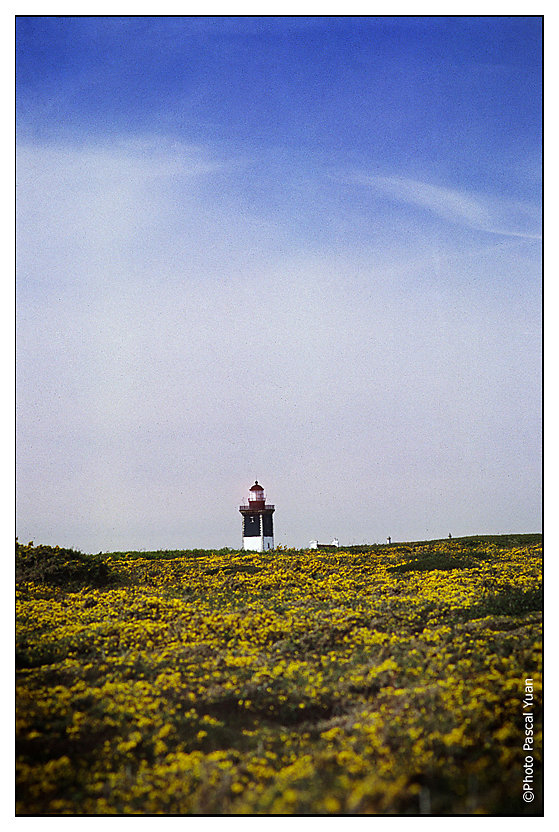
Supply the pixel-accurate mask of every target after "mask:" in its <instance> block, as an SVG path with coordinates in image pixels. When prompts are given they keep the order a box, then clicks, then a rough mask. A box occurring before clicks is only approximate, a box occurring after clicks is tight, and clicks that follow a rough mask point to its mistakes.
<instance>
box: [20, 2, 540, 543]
mask: <svg viewBox="0 0 559 832" xmlns="http://www.w3.org/2000/svg"><path fill="white" fill-rule="evenodd" d="M16 109H17V142H18V156H17V174H18V191H17V194H18V196H17V207H18V220H17V223H18V226H17V230H18V238H17V261H18V262H17V269H18V279H17V336H18V337H17V376H18V388H17V399H18V452H17V459H18V486H17V488H18V501H17V502H18V507H17V509H18V510H17V514H18V519H17V533H18V534H19V536H20V539H25V540H27V539H34V540H35V541H36V542H37V541H39V540H40V541H42V542H45V543H59V544H60V545H70V546H76V547H78V548H81V549H82V550H83V551H100V550H114V549H142V548H145V549H151V548H156V549H158V548H180V547H189V546H192V547H198V546H201V547H214V546H227V545H230V546H238V545H239V543H240V529H241V526H240V515H239V514H238V512H237V506H238V504H239V503H240V502H241V500H242V499H243V498H244V496H246V492H247V490H248V488H249V487H250V485H251V484H252V482H253V481H254V479H255V478H258V480H259V481H260V482H262V483H263V484H264V486H265V487H266V489H267V492H268V497H269V499H270V500H271V501H272V502H274V503H275V504H276V506H277V509H276V542H278V543H282V544H284V545H294V546H303V545H306V544H307V543H308V541H309V540H310V539H312V538H319V539H320V540H324V541H327V540H329V539H331V538H332V537H333V536H336V537H338V538H339V539H340V541H341V542H342V543H348V544H349V543H361V542H364V541H367V542H376V541H383V540H384V539H385V538H386V536H387V535H391V537H392V539H393V540H412V539H424V538H428V537H441V536H446V535H447V534H448V533H449V532H452V534H454V535H460V534H476V533H499V532H510V531H516V532H523V531H538V530H540V526H541V518H540V502H541V493H540V464H541V462H540V443H541V436H540V419H541V416H540V398H541V379H540V364H541V359H540V354H541V343H540V327H541V321H540V314H541V263H540V261H541V239H540V235H541V217H540V213H541V23H540V21H539V19H538V18H535V17H534V18H521V17H516V18H498V17H493V18H490V17H487V18H480V17H477V18H476V17H471V18H460V17H453V18H429V17H422V18H410V17H408V18H405V17H400V18H386V17H384V18H372V17H371V18H327V17H325V18H272V17H270V18H248V17H247V18H225V17H222V18H165V17H161V18H149V17H145V18H130V17H128V18H107V17H97V18H94V17H93V18H54V17H51V18H40V17H35V18H26V17H20V18H19V19H18V23H17V97H16Z"/></svg>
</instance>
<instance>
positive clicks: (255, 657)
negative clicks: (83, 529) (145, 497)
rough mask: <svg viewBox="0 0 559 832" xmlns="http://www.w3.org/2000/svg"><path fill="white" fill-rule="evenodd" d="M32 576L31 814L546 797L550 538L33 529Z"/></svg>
mask: <svg viewBox="0 0 559 832" xmlns="http://www.w3.org/2000/svg"><path fill="white" fill-rule="evenodd" d="M16 577H17V579H18V589H17V604H18V624H17V654H16V659H17V666H18V671H17V677H18V678H17V704H18V709H17V710H18V713H17V760H18V762H17V801H18V802H17V811H18V813H19V814H65V813H67V814H89V815H95V814H113V813H115V814H152V813H156V814H157V813H165V814H169V813H171V814H338V813H350V814H375V813H401V814H417V813H429V812H432V813H443V814H453V813H467V814H470V813H480V814H484V813H485V814H487V813H502V814H514V815H516V814H518V815H521V814H524V813H525V814H529V815H533V814H535V813H538V812H539V811H541V784H540V779H539V768H537V778H536V801H535V802H534V803H532V804H531V805H527V804H525V803H523V801H522V777H523V768H522V766H523V762H524V757H525V754H526V752H523V750H522V744H523V742H524V722H523V719H522V694H523V691H524V679H525V678H528V677H529V678H533V679H534V683H535V686H536V687H535V689H536V708H535V713H536V723H537V730H538V732H539V731H540V729H541V726H540V706H539V702H540V698H541V696H540V686H541V537H540V536H539V535H514V536H507V537H496V536H491V537H474V538H463V539H453V540H441V541H423V542H419V543H406V544H393V545H391V546H386V545H383V546H371V547H352V550H348V549H344V550H338V551H334V552H332V551H325V552H320V551H306V550H301V551H295V550H282V549H279V550H275V551H274V552H272V553H266V554H259V553H249V552H239V551H233V550H222V551H221V552H208V551H201V550H197V551H193V552H182V551H181V552H169V551H165V552H161V553H155V552H153V553H145V552H142V553H131V552H130V553H112V554H107V555H96V556H88V555H81V554H80V553H76V552H72V551H71V550H61V549H58V548H54V549H53V548H49V547H34V546H19V547H18V552H17V566H16ZM540 748H541V736H540V735H538V737H537V739H536V742H535V745H534V757H535V758H536V760H539V754H540Z"/></svg>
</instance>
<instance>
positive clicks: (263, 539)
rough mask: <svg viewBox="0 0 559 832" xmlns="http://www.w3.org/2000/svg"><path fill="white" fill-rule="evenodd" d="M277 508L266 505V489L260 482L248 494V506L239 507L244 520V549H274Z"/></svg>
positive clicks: (260, 550) (258, 550)
mask: <svg viewBox="0 0 559 832" xmlns="http://www.w3.org/2000/svg"><path fill="white" fill-rule="evenodd" d="M274 510H275V506H271V505H266V498H265V496H264V489H263V488H262V486H261V485H260V484H259V482H258V480H256V482H255V483H254V485H253V486H252V487H251V489H250V491H249V492H248V505H244V506H239V511H240V512H241V515H242V518H243V549H252V550H253V551H255V552H264V551H265V550H266V549H273V548H274V520H273V516H272V515H273V513H274Z"/></svg>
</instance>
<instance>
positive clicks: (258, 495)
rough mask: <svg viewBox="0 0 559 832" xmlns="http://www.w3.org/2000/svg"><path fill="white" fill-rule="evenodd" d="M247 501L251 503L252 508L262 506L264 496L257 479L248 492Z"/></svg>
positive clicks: (264, 499)
mask: <svg viewBox="0 0 559 832" xmlns="http://www.w3.org/2000/svg"><path fill="white" fill-rule="evenodd" d="M248 501H249V503H251V504H252V508H264V504H265V502H266V498H265V497H264V489H263V488H262V486H261V485H260V484H259V482H258V480H256V481H255V483H254V485H253V486H251V488H250V490H249V492H248Z"/></svg>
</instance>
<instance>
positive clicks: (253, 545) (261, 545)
mask: <svg viewBox="0 0 559 832" xmlns="http://www.w3.org/2000/svg"><path fill="white" fill-rule="evenodd" d="M273 548H274V538H273V537H243V549H249V550H250V551H252V552H265V551H266V550H267V549H273Z"/></svg>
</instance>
